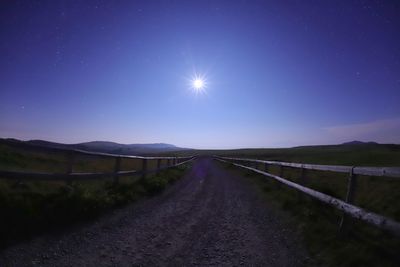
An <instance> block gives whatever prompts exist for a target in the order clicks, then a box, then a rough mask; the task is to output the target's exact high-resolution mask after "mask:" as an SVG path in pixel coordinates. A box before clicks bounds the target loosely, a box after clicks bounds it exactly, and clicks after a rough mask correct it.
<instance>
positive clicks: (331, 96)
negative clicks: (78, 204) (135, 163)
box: [0, 0, 400, 148]
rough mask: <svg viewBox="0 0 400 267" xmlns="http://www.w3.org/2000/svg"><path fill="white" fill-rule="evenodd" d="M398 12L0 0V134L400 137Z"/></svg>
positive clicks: (221, 143) (289, 5)
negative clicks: (198, 85)
mask: <svg viewBox="0 0 400 267" xmlns="http://www.w3.org/2000/svg"><path fill="white" fill-rule="evenodd" d="M399 14H400V1H345V0H343V1H28V0H27V1H1V3H0V137H12V138H18V139H23V140H28V139H45V140H50V141H56V142H64V143H77V142H84V141H93V140H105V141H114V142H119V143H155V142H166V143H172V144H175V145H178V146H182V147H193V148H238V147H287V146H296V145H307V144H335V143H341V142H346V141H352V140H361V141H378V142H382V143H400V15H399ZM195 75H197V76H201V77H203V79H204V82H205V83H206V87H205V88H204V91H200V92H197V91H195V90H194V89H193V88H192V84H191V79H193V77H194V76H195Z"/></svg>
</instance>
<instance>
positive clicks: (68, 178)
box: [0, 149, 194, 184]
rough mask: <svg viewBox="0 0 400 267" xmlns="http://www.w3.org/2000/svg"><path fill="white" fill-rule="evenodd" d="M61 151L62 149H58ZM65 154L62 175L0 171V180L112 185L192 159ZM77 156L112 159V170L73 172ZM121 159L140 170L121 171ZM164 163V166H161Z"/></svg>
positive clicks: (72, 151)
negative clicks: (123, 178) (151, 165)
mask: <svg viewBox="0 0 400 267" xmlns="http://www.w3.org/2000/svg"><path fill="white" fill-rule="evenodd" d="M58 150H62V149H58ZM62 151H64V152H66V154H67V161H66V162H67V163H66V171H65V172H64V173H43V172H17V171H1V170H0V179H7V180H16V181H22V180H25V181H65V182H66V183H67V184H69V183H71V182H72V181H76V180H99V179H105V178H110V177H112V178H113V179H114V183H118V182H119V177H120V176H133V175H141V176H142V178H145V177H146V175H147V174H150V173H158V172H159V171H161V170H164V169H167V168H172V167H176V166H179V165H182V164H185V163H188V162H190V161H191V160H193V159H194V157H141V156H128V155H115V154H107V153H97V152H88V151H83V150H62ZM79 155H89V156H97V157H105V158H114V159H115V164H114V169H113V171H111V172H89V173H88V172H85V173H84V172H73V166H74V162H75V160H76V157H77V156H79ZM121 159H135V160H140V161H141V169H140V170H129V171H121V170H120V167H121ZM148 161H156V162H157V168H156V169H148ZM163 161H164V164H162V163H163Z"/></svg>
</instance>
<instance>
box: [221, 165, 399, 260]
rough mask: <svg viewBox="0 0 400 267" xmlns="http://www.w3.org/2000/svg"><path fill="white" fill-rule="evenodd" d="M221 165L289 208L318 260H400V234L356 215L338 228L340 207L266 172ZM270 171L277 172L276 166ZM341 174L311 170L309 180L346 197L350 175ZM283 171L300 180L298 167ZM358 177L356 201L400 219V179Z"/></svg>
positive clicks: (316, 186) (282, 207)
mask: <svg viewBox="0 0 400 267" xmlns="http://www.w3.org/2000/svg"><path fill="white" fill-rule="evenodd" d="M223 165H224V167H225V168H228V169H230V171H232V172H238V173H240V174H241V175H242V176H244V177H246V179H248V180H249V182H251V183H253V184H254V185H255V188H256V189H257V190H258V191H259V193H261V194H262V195H263V197H264V198H265V199H266V201H268V203H269V204H271V205H273V206H276V207H277V208H278V209H279V210H285V211H287V213H288V214H289V215H290V216H289V217H290V220H291V222H292V225H294V226H295V227H296V228H297V230H298V231H299V232H300V233H301V234H302V235H303V237H304V242H305V244H306V246H307V249H308V251H309V253H310V255H311V257H312V258H313V259H314V261H315V262H316V264H317V266H321V265H328V266H399V263H400V256H399V253H398V252H399V251H400V240H399V239H398V238H396V237H394V236H392V235H390V234H388V233H386V232H384V231H381V230H379V229H377V228H375V227H373V226H370V225H366V224H365V223H362V222H359V221H356V220H350V223H349V224H348V225H349V227H348V228H347V231H345V232H344V233H345V234H343V232H342V233H339V231H338V225H339V222H340V219H341V216H342V213H341V212H339V211H337V210H335V209H334V208H332V207H330V206H327V205H325V204H323V203H321V202H319V201H317V200H314V199H312V198H311V197H308V196H305V195H303V194H299V193H298V192H297V191H296V190H294V189H290V188H288V187H287V186H285V185H280V184H279V183H278V182H276V181H274V180H272V179H270V178H268V177H266V176H263V175H259V174H256V173H254V172H252V171H247V170H244V169H240V168H238V167H234V166H232V165H228V164H223ZM271 172H272V173H274V174H276V175H277V174H278V169H276V170H271ZM337 175H338V174H332V173H328V172H324V173H321V172H316V173H308V174H307V178H308V179H307V186H308V187H311V188H313V189H316V190H318V191H321V192H324V193H327V194H330V195H332V196H335V197H339V198H341V199H343V197H344V194H345V184H346V183H345V181H346V179H345V177H337ZM333 176H335V179H333ZM284 177H285V178H287V179H288V180H292V181H294V182H299V181H298V180H296V177H299V173H297V171H296V170H294V169H290V170H285V174H284ZM359 180H360V186H359V190H358V191H357V197H356V203H355V204H356V205H359V206H362V207H364V208H367V209H368V210H371V211H374V212H378V213H380V214H383V215H386V216H389V217H391V218H393V219H395V220H397V221H399V220H400V207H399V206H400V205H399V203H400V202H399V200H400V193H399V192H400V182H399V181H397V180H393V179H387V180H383V179H382V178H378V177H360V178H359Z"/></svg>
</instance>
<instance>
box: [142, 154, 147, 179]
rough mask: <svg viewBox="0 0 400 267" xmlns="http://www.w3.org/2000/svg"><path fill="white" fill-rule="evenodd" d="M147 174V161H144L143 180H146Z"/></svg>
mask: <svg viewBox="0 0 400 267" xmlns="http://www.w3.org/2000/svg"><path fill="white" fill-rule="evenodd" d="M146 172H147V159H146V158H144V159H142V179H146Z"/></svg>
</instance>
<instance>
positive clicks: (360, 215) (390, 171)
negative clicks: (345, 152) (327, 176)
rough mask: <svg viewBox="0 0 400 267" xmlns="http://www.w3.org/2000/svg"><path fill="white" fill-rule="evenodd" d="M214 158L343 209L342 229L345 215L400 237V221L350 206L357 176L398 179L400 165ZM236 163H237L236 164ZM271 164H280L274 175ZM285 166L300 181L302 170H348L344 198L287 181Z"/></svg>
mask: <svg viewBox="0 0 400 267" xmlns="http://www.w3.org/2000/svg"><path fill="white" fill-rule="evenodd" d="M214 158H215V159H217V160H219V161H222V162H226V163H230V164H233V165H235V166H238V167H241V168H244V169H247V170H251V171H254V172H257V173H259V174H262V175H265V176H268V177H270V178H273V179H275V180H276V181H278V182H280V183H282V184H285V185H287V186H289V187H291V188H294V189H296V190H298V191H299V192H302V193H304V194H307V195H309V196H311V197H313V198H315V199H317V200H319V201H321V202H324V203H326V204H328V205H330V206H333V207H334V208H336V209H338V210H341V211H343V212H344V216H343V217H342V219H341V222H340V229H342V228H343V225H344V222H345V218H346V217H345V214H347V215H349V216H351V217H353V218H356V219H358V220H361V221H364V222H366V223H369V224H371V225H374V226H377V227H379V228H381V229H384V230H387V231H389V232H391V233H393V234H395V235H397V236H400V223H399V222H397V221H394V220H392V219H390V218H387V217H385V216H382V215H380V214H377V213H374V212H370V211H367V210H365V209H363V208H360V207H358V206H355V205H353V200H354V192H355V191H356V185H357V175H370V176H387V177H399V178H400V167H353V166H331V165H315V164H300V163H289V162H278V161H268V160H257V159H246V158H229V157H217V156H215V157H214ZM235 162H236V163H235ZM237 162H248V163H252V164H256V165H257V166H256V168H253V167H249V166H245V165H242V164H238V163H237ZM259 164H264V170H265V171H262V170H260V169H258V168H257V167H258V166H259ZM270 165H275V166H279V167H280V171H279V173H280V175H279V176H277V175H274V174H271V173H269V172H268V167H269V166H270ZM284 167H291V168H300V169H301V177H299V178H300V180H303V181H304V179H305V177H304V176H305V170H319V171H332V172H341V173H348V174H349V176H348V184H347V194H346V200H345V201H343V200H341V199H338V198H335V197H332V196H330V195H327V194H324V193H321V192H319V191H316V190H314V189H311V188H308V187H305V186H303V185H300V184H297V183H295V182H292V181H289V180H287V179H285V178H283V177H281V176H283V169H284Z"/></svg>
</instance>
